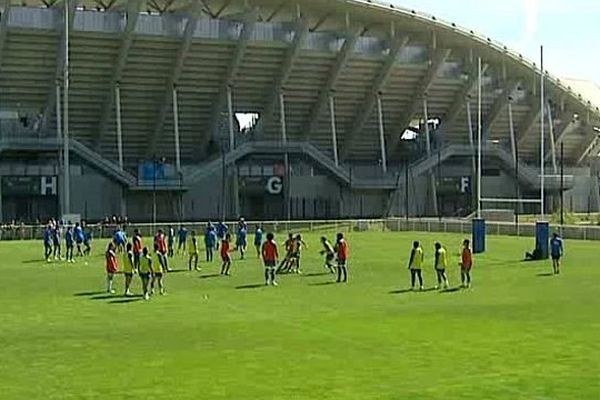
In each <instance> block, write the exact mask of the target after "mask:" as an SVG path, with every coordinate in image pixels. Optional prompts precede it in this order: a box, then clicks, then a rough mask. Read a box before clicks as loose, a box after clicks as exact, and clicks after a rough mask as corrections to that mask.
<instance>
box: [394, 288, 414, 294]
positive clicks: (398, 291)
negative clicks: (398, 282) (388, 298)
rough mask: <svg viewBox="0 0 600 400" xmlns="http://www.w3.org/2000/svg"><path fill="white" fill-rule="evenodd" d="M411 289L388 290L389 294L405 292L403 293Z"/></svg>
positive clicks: (409, 291)
mask: <svg viewBox="0 0 600 400" xmlns="http://www.w3.org/2000/svg"><path fill="white" fill-rule="evenodd" d="M412 291H413V290H412V289H400V290H392V291H391V292H389V294H405V293H411V292H412Z"/></svg>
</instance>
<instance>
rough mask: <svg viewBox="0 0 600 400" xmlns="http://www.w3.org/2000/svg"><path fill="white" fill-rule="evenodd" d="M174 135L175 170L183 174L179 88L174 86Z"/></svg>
mask: <svg viewBox="0 0 600 400" xmlns="http://www.w3.org/2000/svg"><path fill="white" fill-rule="evenodd" d="M172 95H173V134H174V135H175V137H174V139H175V168H176V169H177V173H178V174H180V173H181V148H180V144H179V102H178V96H177V88H176V87H175V86H173V93H172Z"/></svg>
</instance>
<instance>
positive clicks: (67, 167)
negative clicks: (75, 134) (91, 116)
mask: <svg viewBox="0 0 600 400" xmlns="http://www.w3.org/2000/svg"><path fill="white" fill-rule="evenodd" d="M71 1H73V0H71ZM69 18H70V17H69V0H65V28H64V29H65V43H64V46H65V61H64V70H63V80H64V93H63V101H64V104H63V113H64V117H63V129H64V137H63V163H64V165H63V170H64V178H63V181H64V193H65V194H64V200H63V209H64V210H63V211H64V213H65V214H69V213H70V212H71V176H70V175H71V162H70V159H69Z"/></svg>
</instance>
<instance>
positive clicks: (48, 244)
mask: <svg viewBox="0 0 600 400" xmlns="http://www.w3.org/2000/svg"><path fill="white" fill-rule="evenodd" d="M51 256H52V226H51V225H48V226H46V229H44V258H45V259H46V261H47V262H50V257H51Z"/></svg>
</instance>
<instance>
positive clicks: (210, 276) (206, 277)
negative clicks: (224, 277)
mask: <svg viewBox="0 0 600 400" xmlns="http://www.w3.org/2000/svg"><path fill="white" fill-rule="evenodd" d="M220 276H221V274H210V275H200V276H199V277H198V278H199V279H210V278H218V277H220Z"/></svg>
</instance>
